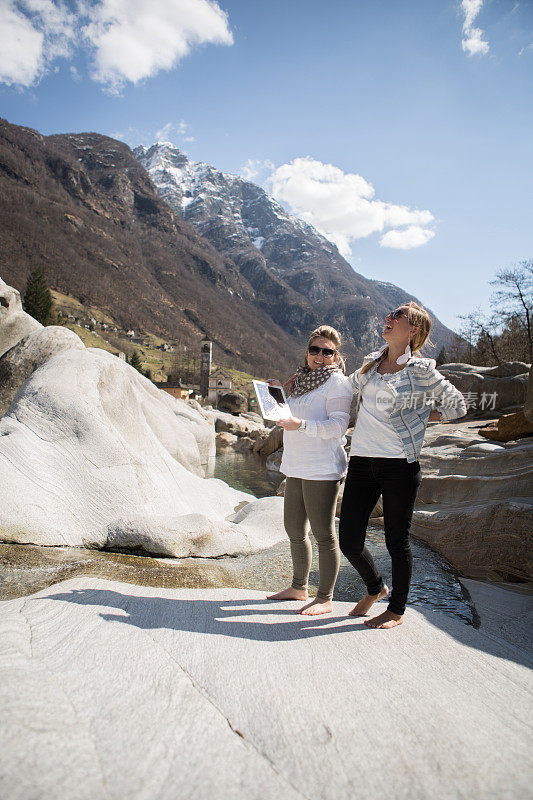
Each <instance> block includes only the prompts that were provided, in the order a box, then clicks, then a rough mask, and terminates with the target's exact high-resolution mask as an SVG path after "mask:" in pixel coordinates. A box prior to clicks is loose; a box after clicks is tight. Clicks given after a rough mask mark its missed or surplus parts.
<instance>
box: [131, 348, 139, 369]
mask: <svg viewBox="0 0 533 800" xmlns="http://www.w3.org/2000/svg"><path fill="white" fill-rule="evenodd" d="M130 364H131V366H132V367H133V369H136V370H137V371H138V372H142V369H141V359H140V358H139V354H138V352H137V350H134V351H133V353H132V356H131V358H130Z"/></svg>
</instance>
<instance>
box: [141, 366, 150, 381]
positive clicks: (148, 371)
mask: <svg viewBox="0 0 533 800" xmlns="http://www.w3.org/2000/svg"><path fill="white" fill-rule="evenodd" d="M143 375H144V377H145V378H148V380H149V381H151V380H152V370H151V369H147V370H146V372H143Z"/></svg>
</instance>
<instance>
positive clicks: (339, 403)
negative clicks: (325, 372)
mask: <svg viewBox="0 0 533 800" xmlns="http://www.w3.org/2000/svg"><path fill="white" fill-rule="evenodd" d="M352 396H353V390H352V386H351V384H350V382H349V380H348V378H347V377H346V376H345V375H343V374H342V373H341V372H334V373H333V375H331V377H330V378H328V380H327V381H326V382H325V383H323V384H322V386H319V387H318V389H314V390H313V391H312V392H307V394H304V395H302V396H301V397H289V399H288V403H289V408H290V410H291V414H292V416H293V417H297V418H298V419H304V420H306V422H307V429H306V430H305V431H283V458H282V460H281V466H280V470H281V472H283V474H284V475H286V476H287V477H288V478H304V479H305V480H315V481H327V480H331V481H336V480H340V479H341V478H342V477H343V476H344V474H345V472H346V465H347V459H346V453H345V451H344V445H345V444H346V439H345V437H344V434H345V433H346V430H347V428H348V422H349V420H350V405H351V402H352Z"/></svg>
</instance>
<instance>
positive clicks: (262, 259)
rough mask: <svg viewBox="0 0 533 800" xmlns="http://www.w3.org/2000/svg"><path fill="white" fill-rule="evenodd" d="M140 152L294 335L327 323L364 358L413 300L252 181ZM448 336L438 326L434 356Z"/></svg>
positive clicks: (163, 192) (165, 191)
mask: <svg viewBox="0 0 533 800" xmlns="http://www.w3.org/2000/svg"><path fill="white" fill-rule="evenodd" d="M134 154H135V156H136V158H137V159H138V161H139V163H140V164H141V165H142V166H143V167H144V168H145V169H146V171H147V172H148V174H149V175H150V177H151V178H152V180H153V182H154V184H155V186H156V187H157V190H158V193H159V195H160V197H161V198H162V199H164V200H165V201H166V202H167V203H168V204H169V205H170V206H171V207H172V208H173V209H174V210H175V211H176V212H178V213H179V214H181V216H182V217H183V218H184V219H185V220H187V221H188V222H190V223H192V224H193V225H194V227H195V229H196V230H197V232H198V233H199V234H201V236H203V237H205V238H206V239H207V240H208V241H209V242H210V243H211V244H212V245H213V246H214V247H215V249H216V250H217V251H218V252H220V253H222V254H223V255H225V256H226V257H228V258H229V259H231V261H233V262H234V263H235V265H236V266H237V267H238V269H239V271H240V273H241V274H242V275H243V276H244V277H245V278H247V280H248V281H249V282H250V284H251V285H252V287H253V289H254V291H255V302H256V303H257V304H258V305H259V306H260V307H261V308H262V309H263V310H264V311H266V312H267V313H268V314H269V316H270V317H271V318H272V320H273V321H274V322H276V323H277V324H278V325H280V326H281V327H282V328H283V329H284V330H286V331H287V332H288V333H289V334H291V335H294V336H297V337H305V336H306V335H307V334H308V333H309V332H310V331H311V330H312V328H313V327H315V325H316V324H319V323H321V322H328V323H330V324H332V325H334V326H335V327H337V328H339V329H340V330H341V331H342V333H343V334H344V339H345V342H346V351H347V353H349V354H353V356H355V358H356V359H358V358H360V357H361V356H362V355H364V353H367V352H368V351H369V350H372V349H374V348H375V346H376V345H379V344H381V337H380V330H381V322H382V320H383V316H384V314H386V313H387V312H388V311H390V309H391V307H392V306H394V305H397V304H399V303H402V302H405V301H406V300H409V299H412V296H411V295H408V294H407V293H406V292H404V291H403V290H402V289H400V288H399V287H397V286H394V285H393V284H390V283H383V282H381V281H373V280H369V279H367V278H365V277H364V276H363V275H360V274H358V273H356V272H355V271H354V269H353V268H352V267H351V266H350V264H348V262H347V261H346V260H345V259H344V258H343V257H342V256H341V255H340V253H339V251H338V249H337V247H336V246H335V245H334V244H332V242H330V241H329V240H328V239H326V238H325V237H324V236H322V235H321V234H320V233H319V232H318V231H317V230H316V229H315V228H313V227H312V226H311V225H308V224H307V223H305V222H303V221H302V220H300V219H298V218H297V217H294V216H292V215H290V214H288V213H287V212H286V211H285V210H284V209H283V208H282V207H281V206H280V205H279V203H277V202H276V201H275V200H274V199H273V198H272V197H270V196H269V195H268V194H267V193H266V192H265V191H264V190H263V189H262V188H261V187H259V186H257V185H255V184H254V183H251V182H250V181H246V180H244V179H243V178H240V177H239V176H235V175H228V174H225V173H223V172H221V171H219V170H217V169H215V168H214V167H212V166H211V165H209V164H204V163H202V162H194V161H191V160H189V159H188V157H187V156H186V155H185V154H184V153H182V152H181V151H180V150H179V149H178V148H176V147H175V146H174V145H172V144H170V143H168V142H158V143H156V144H154V145H152V146H151V147H150V148H146V147H143V146H140V147H137V148H136V149H135V150H134ZM450 335H451V332H450V331H449V330H448V329H447V328H445V327H444V326H442V325H441V324H440V323H439V322H438V320H435V327H434V331H433V335H432V339H433V341H434V342H435V344H436V350H435V352H438V350H439V349H440V347H441V346H442V345H444V344H445V343H446V341H448V339H449V337H450Z"/></svg>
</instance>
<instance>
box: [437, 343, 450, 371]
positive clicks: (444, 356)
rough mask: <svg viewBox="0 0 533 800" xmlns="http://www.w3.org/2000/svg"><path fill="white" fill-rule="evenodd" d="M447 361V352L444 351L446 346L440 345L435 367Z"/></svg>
mask: <svg viewBox="0 0 533 800" xmlns="http://www.w3.org/2000/svg"><path fill="white" fill-rule="evenodd" d="M447 362H448V354H447V353H446V348H445V347H441V350H440V353H439V354H438V356H437V367H440V366H441V365H442V364H446V363H447Z"/></svg>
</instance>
